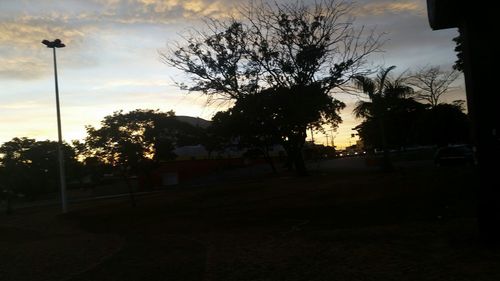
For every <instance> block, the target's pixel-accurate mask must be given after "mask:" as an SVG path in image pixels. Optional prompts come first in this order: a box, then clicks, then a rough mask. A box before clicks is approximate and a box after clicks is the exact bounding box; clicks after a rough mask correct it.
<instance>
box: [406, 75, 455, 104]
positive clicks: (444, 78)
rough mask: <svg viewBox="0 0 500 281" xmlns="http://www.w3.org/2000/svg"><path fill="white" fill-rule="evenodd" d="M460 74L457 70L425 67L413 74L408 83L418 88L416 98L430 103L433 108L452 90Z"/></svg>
mask: <svg viewBox="0 0 500 281" xmlns="http://www.w3.org/2000/svg"><path fill="white" fill-rule="evenodd" d="M459 75H460V73H459V72H458V71H456V70H451V71H443V70H441V69H440V68H439V67H436V66H433V67H425V68H422V69H420V70H419V71H417V72H415V73H413V74H412V75H411V77H410V78H409V79H408V81H407V83H408V84H409V85H411V86H413V87H415V88H416V90H417V91H416V94H415V98H416V99H417V100H422V101H425V102H427V103H429V104H430V105H431V106H432V107H434V106H436V105H438V104H439V99H440V98H441V96H442V95H443V94H445V93H446V92H447V91H448V90H450V88H451V84H452V83H453V82H455V80H457V78H458V76H459Z"/></svg>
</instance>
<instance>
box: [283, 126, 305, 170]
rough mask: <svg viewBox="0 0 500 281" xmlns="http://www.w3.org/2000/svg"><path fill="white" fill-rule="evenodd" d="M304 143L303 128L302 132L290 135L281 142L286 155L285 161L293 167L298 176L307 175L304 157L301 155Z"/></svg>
mask: <svg viewBox="0 0 500 281" xmlns="http://www.w3.org/2000/svg"><path fill="white" fill-rule="evenodd" d="M304 143H305V130H304V134H300V135H297V136H291V137H289V138H288V140H287V141H286V142H285V143H284V144H283V147H284V148H285V151H286V153H287V156H288V160H287V162H288V163H289V165H290V167H295V171H296V172H297V175H298V176H307V175H308V173H307V168H306V165H305V162H304V157H302V148H303V147H304Z"/></svg>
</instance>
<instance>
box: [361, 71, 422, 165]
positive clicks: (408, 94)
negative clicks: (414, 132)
mask: <svg viewBox="0 0 500 281" xmlns="http://www.w3.org/2000/svg"><path fill="white" fill-rule="evenodd" d="M394 68H395V66H391V67H388V68H385V69H381V70H380V72H379V73H378V75H377V77H376V78H370V77H367V76H358V77H356V80H355V84H356V86H357V87H358V88H359V89H360V90H361V91H362V92H363V93H364V94H366V96H367V98H368V100H362V101H359V102H358V103H357V104H356V107H355V108H354V111H353V112H354V115H355V116H356V117H358V118H363V119H364V121H363V122H362V123H361V124H360V125H359V126H358V127H357V128H356V129H357V130H358V133H359V135H360V137H361V138H362V139H363V140H364V142H365V144H366V145H367V146H371V147H374V148H382V149H383V150H384V168H385V169H390V167H391V163H390V159H389V148H390V147H394V146H400V145H402V144H405V143H406V142H407V140H408V138H409V137H410V133H411V129H412V127H413V125H412V124H413V123H414V120H415V116H416V114H418V111H420V110H422V109H423V108H424V107H425V106H423V105H422V104H419V103H418V102H416V101H414V100H413V95H414V92H413V89H412V88H411V87H409V86H408V85H406V84H405V79H404V78H403V77H402V76H399V77H398V78H396V79H391V78H390V77H389V73H390V72H391V71H392V70H393V69H394Z"/></svg>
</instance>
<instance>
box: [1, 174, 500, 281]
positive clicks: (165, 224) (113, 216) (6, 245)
mask: <svg viewBox="0 0 500 281" xmlns="http://www.w3.org/2000/svg"><path fill="white" fill-rule="evenodd" d="M474 182H475V180H474V175H473V172H472V170H471V168H467V167H455V168H434V167H419V168H416V167H413V168H400V169H398V170H396V171H395V172H393V173H380V172H376V171H371V170H358V171H343V172H339V171H328V170H323V171H321V172H320V171H317V172H316V173H315V174H314V175H313V176H310V177H306V178H295V177H293V176H289V175H280V176H275V177H266V178H264V179H253V180H250V181H246V182H241V181H240V182H233V183H225V184H221V185H213V186H204V187H189V188H187V187H186V188H175V189H172V190H168V191H166V192H163V193H158V194H154V195H148V196H143V197H140V198H138V204H137V207H135V208H133V207H131V206H130V202H129V201H127V199H126V198H125V199H124V198H121V199H114V200H107V201H93V202H85V203H81V204H79V205H78V206H73V210H72V212H71V213H70V214H68V215H65V216H60V215H57V213H58V209H57V208H56V207H43V208H41V207H40V208H26V209H22V210H19V211H18V212H16V213H15V214H14V215H12V216H5V215H1V216H0V249H1V250H0V280H71V281H83V280H96V281H97V280H124V281H125V280H182V281H188V280H230V281H235V280H500V251H499V250H498V249H493V248H489V247H488V246H486V245H482V244H481V243H479V242H478V234H477V230H476V220H475V219H474V209H475V202H474Z"/></svg>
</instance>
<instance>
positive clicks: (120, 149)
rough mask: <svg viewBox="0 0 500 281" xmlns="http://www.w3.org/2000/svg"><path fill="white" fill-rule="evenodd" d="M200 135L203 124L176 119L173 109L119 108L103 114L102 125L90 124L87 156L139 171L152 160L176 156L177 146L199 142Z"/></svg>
mask: <svg viewBox="0 0 500 281" xmlns="http://www.w3.org/2000/svg"><path fill="white" fill-rule="evenodd" d="M201 135H202V129H201V128H198V127H194V126H192V125H190V124H188V123H186V122H182V121H179V120H177V119H176V117H175V114H174V113H173V112H172V111H170V112H167V113H163V112H160V111H157V110H140V109H138V110H134V111H130V112H128V113H123V111H117V112H114V113H113V114H112V115H109V116H106V117H104V119H103V120H102V121H101V127H100V128H99V129H96V128H94V127H92V126H87V138H86V140H85V142H86V145H87V147H88V149H87V152H86V157H92V156H94V157H98V158H99V159H102V160H103V161H104V162H106V163H110V164H111V165H113V166H115V167H122V168H125V169H129V170H132V171H136V170H137V169H138V168H139V166H140V165H141V164H146V163H147V162H149V161H155V162H160V161H168V160H172V159H175V157H176V155H175V154H174V153H173V150H174V149H175V147H176V146H182V145H191V144H197V143H199V142H200V138H201Z"/></svg>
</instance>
